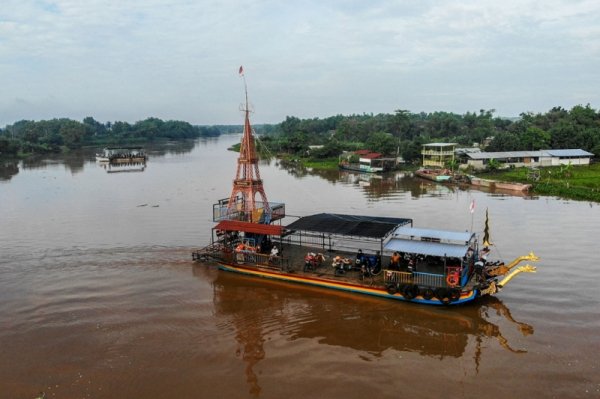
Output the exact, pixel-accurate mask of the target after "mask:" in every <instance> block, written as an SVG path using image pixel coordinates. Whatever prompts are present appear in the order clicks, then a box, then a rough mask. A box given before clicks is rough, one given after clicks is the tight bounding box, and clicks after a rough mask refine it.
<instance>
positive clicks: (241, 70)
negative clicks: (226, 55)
mask: <svg viewBox="0 0 600 399" xmlns="http://www.w3.org/2000/svg"><path fill="white" fill-rule="evenodd" d="M243 74H244V67H243V66H242V65H240V75H243Z"/></svg>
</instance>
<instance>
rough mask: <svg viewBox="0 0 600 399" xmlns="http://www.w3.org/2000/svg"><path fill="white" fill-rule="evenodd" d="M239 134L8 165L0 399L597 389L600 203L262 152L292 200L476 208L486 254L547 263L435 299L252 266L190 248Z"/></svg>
mask: <svg viewBox="0 0 600 399" xmlns="http://www.w3.org/2000/svg"><path fill="white" fill-rule="evenodd" d="M239 138H240V137H239V136H226V137H221V138H219V139H214V140H200V141H198V142H194V143H185V144H181V143H178V144H173V145H166V146H163V147H161V148H149V154H150V160H149V161H148V163H147V165H146V167H145V169H144V170H143V171H132V172H129V173H124V172H123V173H119V172H117V173H112V172H115V171H114V170H111V171H110V172H111V173H109V171H107V170H106V169H104V168H102V167H100V166H99V165H98V164H96V163H95V161H94V157H93V151H91V152H81V153H80V152H77V153H73V154H71V155H69V156H67V157H61V158H57V159H42V160H35V161H27V162H25V163H22V162H21V163H5V164H2V165H0V398H34V397H37V396H38V395H40V393H41V392H44V393H45V395H46V398H338V397H344V398H365V397H377V398H398V397H413V398H439V397H450V398H526V397H528V398H600V361H599V360H598V359H599V358H600V333H599V331H600V306H599V305H600V304H599V302H600V264H599V262H598V256H597V255H598V254H599V253H600V251H599V252H596V251H597V250H598V247H597V245H598V242H599V241H598V237H599V234H598V230H599V225H600V206H599V205H598V204H593V203H587V202H577V201H567V200H561V199H557V198H552V197H526V196H513V195H508V194H502V193H486V192H482V191H476V190H458V189H455V188H449V187H445V186H441V185H435V184H433V183H428V182H425V181H421V180H417V179H414V178H412V177H410V176H404V175H403V174H400V173H398V174H395V175H392V176H385V177H384V178H369V177H364V176H357V175H352V174H348V173H342V172H338V171H334V172H327V173H318V174H316V173H311V172H310V171H306V170H301V169H298V168H293V167H289V166H284V165H280V164H279V163H278V162H275V161H271V162H263V163H261V165H260V167H261V176H262V178H263V180H264V181H265V189H266V192H267V195H268V197H269V199H270V200H271V201H275V202H285V203H286V210H287V213H288V214H289V215H296V216H303V215H308V214H312V213H319V212H336V213H349V214H369V215H378V216H394V217H410V218H413V219H414V224H415V226H417V227H431V228H436V227H437V228H443V229H456V230H468V229H471V226H473V229H474V230H475V231H478V232H481V230H482V229H483V223H484V218H485V209H486V208H487V209H489V213H490V222H491V223H490V224H491V228H492V240H493V242H494V243H495V250H494V253H493V255H496V256H497V257H500V258H501V259H504V260H507V261H508V260H512V259H513V258H514V257H516V256H519V255H525V254H527V253H529V252H530V251H534V252H535V253H536V254H537V255H538V256H540V257H541V261H540V262H538V263H537V264H536V266H537V268H538V272H537V273H535V274H532V273H523V274H521V275H519V276H517V277H516V278H515V279H514V280H513V281H511V282H510V284H508V285H507V286H506V287H505V289H504V290H503V291H502V292H500V293H499V294H498V295H497V296H496V297H492V298H487V299H483V300H479V301H476V302H472V303H470V304H467V305H465V306H457V307H447V308H438V307H429V306H423V305H415V304H409V303H401V302H400V303H398V302H396V301H390V300H384V299H376V298H371V297H366V296H360V295H352V294H346V293H338V292H333V291H328V290H322V289H316V288H307V287H303V286H299V285H293V284H286V283H277V282H271V281H265V280H257V279H252V278H248V277H243V276H239V275H235V274H231V273H227V272H222V271H219V270H217V268H216V267H215V266H214V265H202V264H196V263H194V262H192V260H191V251H192V250H193V249H195V248H199V247H201V246H203V245H204V244H206V243H208V241H209V237H210V228H211V226H212V222H211V217H212V213H211V212H212V204H213V203H214V202H216V200H218V199H221V198H225V197H227V196H228V195H229V193H230V191H231V182H232V180H233V177H234V174H235V169H236V158H237V154H235V153H232V152H229V151H227V147H228V146H229V145H231V144H233V143H235V142H237V141H238V140H239ZM472 200H475V204H476V208H475V213H474V214H471V213H470V212H469V204H470V203H471V201H472ZM293 220H294V219H291V218H290V220H287V222H291V221H293ZM594 248H596V249H594Z"/></svg>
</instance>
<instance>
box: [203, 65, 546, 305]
mask: <svg viewBox="0 0 600 399" xmlns="http://www.w3.org/2000/svg"><path fill="white" fill-rule="evenodd" d="M240 71H242V68H240ZM244 85H245V78H244ZM245 113H246V117H245V124H244V133H243V135H242V142H241V146H240V154H239V157H238V167H237V174H236V176H235V178H234V180H233V189H232V192H231V194H230V196H229V197H227V198H223V199H221V200H219V201H218V202H217V203H216V204H214V205H213V221H214V222H215V223H216V224H215V225H214V227H213V228H212V231H211V242H210V244H209V245H207V246H206V247H204V248H202V249H199V250H196V251H194V252H193V253H192V258H193V259H194V260H197V261H201V262H210V263H216V264H218V267H219V268H220V269H222V270H224V271H228V272H236V273H241V274H244V275H248V276H253V277H260V278H267V279H272V280H278V281H283V282H289V283H296V284H306V285H310V286H315V287H321V288H324V289H333V290H340V291H346V292H352V293H357V294H365V295H371V296H376V297H381V298H387V299H392V300H401V301H409V302H414V303H419V304H428V305H454V304H461V303H466V302H469V301H472V300H475V299H476V298H479V297H482V296H487V295H494V294H496V293H498V292H499V291H500V290H501V289H502V288H503V287H505V286H506V284H507V283H508V282H509V281H510V280H511V279H512V278H514V277H515V276H516V275H517V274H519V273H522V272H535V271H536V268H535V267H533V266H531V265H529V264H525V265H520V264H521V262H523V261H537V260H538V257H537V256H535V255H534V254H533V253H530V254H529V255H526V256H522V257H519V258H516V259H515V260H514V261H512V262H510V263H508V264H505V263H503V262H499V261H496V262H494V261H491V260H489V259H488V255H489V247H490V242H489V241H490V240H489V228H488V226H489V224H488V223H487V216H486V229H485V232H486V234H485V236H484V239H483V243H482V245H481V246H480V245H479V240H478V237H477V236H476V235H475V234H474V233H472V232H460V231H447V230H432V229H421V228H416V227H414V226H413V220H412V218H398V217H378V216H365V215H346V214H334V213H318V214H314V215H309V216H304V217H300V218H298V219H297V220H295V221H293V222H292V223H289V224H287V225H284V224H283V220H284V219H286V213H285V204H283V203H270V202H269V201H268V200H267V196H266V193H265V191H264V187H263V184H262V179H260V173H259V171H258V157H257V154H256V151H255V144H254V138H253V136H252V128H251V126H250V121H249V111H248V97H247V90H246V104H245Z"/></svg>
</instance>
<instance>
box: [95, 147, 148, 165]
mask: <svg viewBox="0 0 600 399" xmlns="http://www.w3.org/2000/svg"><path fill="white" fill-rule="evenodd" d="M147 159H148V156H147V155H146V152H145V151H144V149H143V148H142V147H106V148H104V149H103V150H102V152H100V153H96V161H97V162H110V163H129V164H131V163H142V162H146V160H147Z"/></svg>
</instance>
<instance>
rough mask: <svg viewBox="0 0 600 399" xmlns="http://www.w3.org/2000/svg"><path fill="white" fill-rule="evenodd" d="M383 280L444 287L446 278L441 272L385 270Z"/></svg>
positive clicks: (388, 282)
mask: <svg viewBox="0 0 600 399" xmlns="http://www.w3.org/2000/svg"><path fill="white" fill-rule="evenodd" d="M383 282H384V283H385V284H386V285H387V284H390V283H392V284H416V285H419V286H424V287H446V285H447V284H446V279H445V277H444V275H443V274H433V273H422V272H412V273H411V272H401V271H395V270H385V271H384V274H383Z"/></svg>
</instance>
